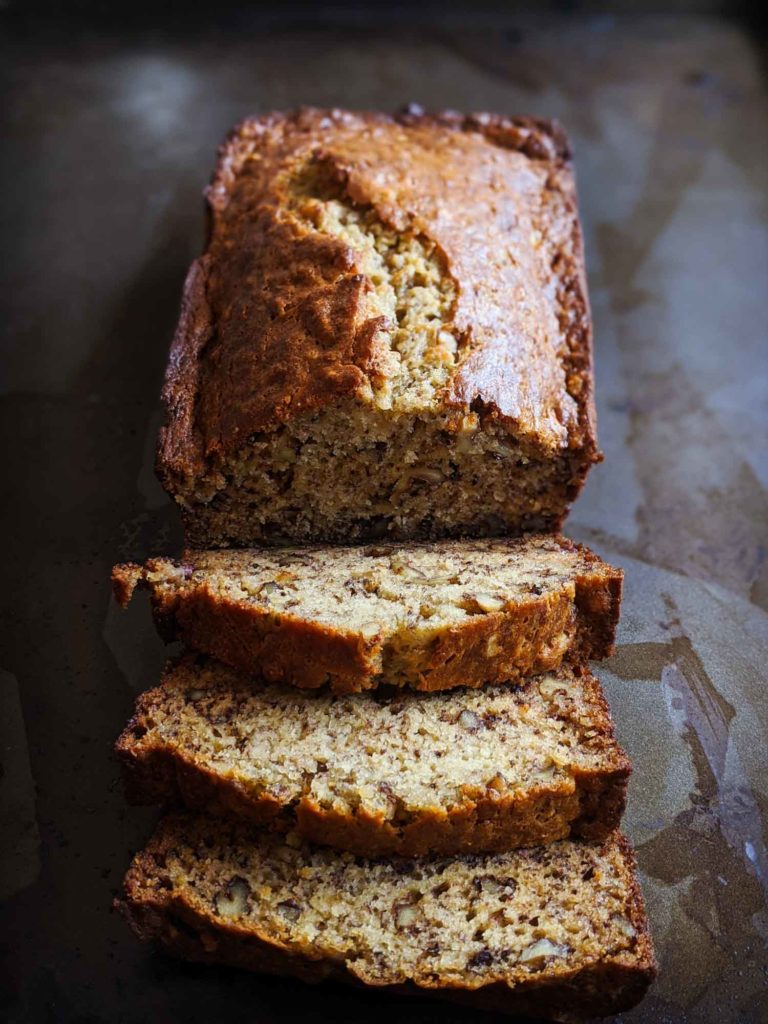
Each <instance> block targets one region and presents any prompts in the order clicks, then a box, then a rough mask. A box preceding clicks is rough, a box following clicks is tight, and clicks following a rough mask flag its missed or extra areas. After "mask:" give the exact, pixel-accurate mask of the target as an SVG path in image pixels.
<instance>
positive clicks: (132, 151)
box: [0, 3, 768, 1024]
mask: <svg viewBox="0 0 768 1024" xmlns="http://www.w3.org/2000/svg"><path fill="white" fill-rule="evenodd" d="M50 6H51V9H53V8H54V6H58V5H50ZM624 6H625V7H629V8H630V9H634V13H629V14H625V15H624V16H621V17H616V16H614V15H612V14H608V13H606V12H605V11H604V10H600V9H599V7H598V6H596V5H586V6H579V5H572V6H571V9H570V11H568V12H566V13H558V12H553V11H552V10H550V9H547V10H546V11H544V10H543V9H542V10H540V11H539V13H534V14H531V13H528V14H525V13H520V12H517V11H515V9H514V8H512V7H510V5H505V4H498V3H497V4H493V3H491V4H482V3H480V4H476V5H473V7H472V8H471V9H470V10H468V9H467V7H466V5H451V4H445V5H434V4H426V5H424V4H423V5H420V7H419V9H418V10H415V9H413V8H412V7H409V6H406V5H395V6H394V7H392V8H390V9H389V10H388V12H386V13H384V12H382V9H377V8H376V7H375V6H370V5H369V6H367V7H359V6H354V5H344V4H340V5H337V6H336V7H335V8H333V10H330V11H328V10H326V11H324V12H323V11H321V9H320V8H319V7H318V6H312V5H296V4H293V5H287V6H283V7H282V8H280V9H273V10H270V11H263V10H262V11H259V10H257V9H256V8H250V9H249V10H247V11H245V12H243V11H235V10H232V9H229V8H228V6H227V5H226V4H224V5H222V7H221V8H219V14H218V16H217V17H215V18H213V17H211V15H210V14H208V15H207V16H203V15H201V14H199V13H197V12H196V11H195V10H194V9H188V8H187V7H186V6H184V7H183V10H182V5H176V13H175V14H172V15H171V14H168V11H167V9H166V10H165V13H163V14H162V17H161V14H160V11H159V10H157V11H155V13H154V15H153V16H149V15H148V14H147V12H146V8H145V9H142V8H141V7H136V6H135V5H132V6H131V7H130V8H126V9H125V10H124V11H121V13H116V10H118V9H117V8H114V7H113V6H112V5H107V4H104V5H100V4H95V5H94V4H91V5H87V4H80V5H78V4H74V5H72V7H71V8H70V9H69V13H68V14H63V13H62V12H61V10H60V9H59V11H58V13H57V14H55V15H54V14H49V15H48V16H43V14H41V13H40V11H41V10H42V8H43V7H45V5H32V6H31V7H29V6H27V7H24V6H22V5H14V4H11V5H10V6H6V7H5V8H3V9H2V10H0V29H2V31H3V41H2V44H1V51H0V57H1V63H2V70H1V71H0V76H1V80H2V89H3V94H4V100H3V110H2V119H3V124H2V139H3V146H2V168H1V170H0V174H1V175H2V177H1V179H0V180H1V181H2V192H1V193H0V195H1V196H2V210H3V231H2V239H1V243H2V246H3V255H4V268H5V273H4V282H3V284H4V286H3V309H4V312H3V318H2V329H3V371H2V382H1V383H2V394H1V396H0V430H2V437H3V442H4V444H3V452H4V457H5V464H6V471H5V474H4V475H3V478H2V484H1V485H0V486H2V500H1V502H0V507H1V508H2V516H3V523H4V531H3V536H4V537H5V551H4V553H3V570H4V585H3V587H2V592H1V593H0V616H1V617H2V638H1V640H0V643H1V645H2V646H1V648H0V764H1V767H2V771H1V772H0V957H1V960H0V1019H3V1020H6V1019H7V1020H9V1021H12V1022H38V1021H54V1022H66V1024H75V1022H78V1024H86V1022H87V1024H96V1022H107V1021H109V1022H112V1021H116V1022H117V1021H119V1022H126V1024H127V1022H131V1024H133V1022H141V1021H171V1020H177V1019H178V1020H186V1021H190V1022H198V1021H199V1022H203V1021H205V1022H208V1021H213V1020H223V1019H229V1020H232V1021H245V1020H248V1021H254V1022H267V1021H276V1020H304V1019H308V1018H310V1017H311V1018H313V1019H316V1020H329V1021H330V1020H334V1021H359V1020H363V1019H366V1020H379V1019H382V1020H383V1019H386V1018H389V1017H391V1016H393V1015H397V1016H398V1017H400V1018H401V1019H402V1020H407V1021H414V1022H415V1021H429V1020H441V1021H447V1022H451V1021H456V1022H458V1021H467V1022H468V1021H470V1020H472V1019H477V1020H481V1019H482V1020H490V1018H489V1017H480V1016H479V1015H478V1016H477V1018H475V1017H473V1016H472V1015H471V1014H470V1013H468V1012H465V1011H461V1010H458V1009H454V1008H452V1007H450V1006H447V1005H443V1004H432V1003H431V1002H429V1001H425V1002H421V1001H395V1002H393V1001H392V1000H389V999H385V998H382V997H377V996H376V995H370V994H364V993H358V992H353V991H346V990H342V989H340V988H338V987H334V986H326V987H323V988H322V989H306V988H304V987H302V986H301V985H298V984H296V983H293V982H290V981H281V980H270V979H263V978H258V977H250V976H245V975H238V974H236V973H234V972H226V971H213V970H202V969H198V968H190V967H187V966H184V965H179V964H176V963H173V962H172V961H170V960H168V959H165V958H163V957H161V956H159V955H157V954H155V953H153V952H152V951H151V950H149V949H145V948H142V947H140V946H139V945H138V943H136V942H135V940H134V939H133V938H132V937H131V936H130V935H129V934H128V933H127V930H126V928H125V927H124V925H123V924H122V923H121V922H120V921H119V920H118V919H117V918H116V917H115V915H114V914H112V913H111V912H110V909H109V907H110V901H111V899H112V897H113V895H114V893H115V892H116V890H117V888H118V886H119V884H120V879H121V877H122V874H123V872H124V870H125V867H126V865H127V863H128V859H129V857H130V854H131V853H132V852H133V851H134V850H135V849H136V848H137V847H138V846H140V845H141V844H142V842H143V841H144V840H145V838H146V836H147V834H148V831H149V829H150V827H151V822H152V820H153V814H152V813H151V812H142V811H135V810H131V811H128V810H127V809H125V808H124V805H123V802H122V798H121V793H120V788H119V785H118V777H117V770H116V766H115V764H114V762H113V761H112V759H111V745H112V742H113V740H114V738H115V737H116V735H117V733H118V732H119V731H120V729H121V728H122V726H123V725H124V723H125V721H126V719H127V718H128V716H129V714H130V711H131V707H132V703H133V700H134V697H135V695H136V693H138V692H139V691H140V690H141V689H144V688H146V687H148V686H150V685H152V684H153V683H154V682H155V681H156V678H157V672H158V669H159V666H160V665H161V663H162V660H163V658H164V656H165V652H164V650H163V648H162V646H161V644H160V643H159V641H158V640H157V639H156V638H155V636H154V634H153V631H152V628H151V625H150V623H149V615H148V612H147V608H146V607H145V606H144V604H143V602H136V607H134V608H132V609H131V610H130V611H129V612H127V613H123V614H121V613H118V612H117V611H116V610H115V609H114V608H113V607H112V605H111V603H110V596H109V585H108V577H109V570H110V567H111V565H112V564H113V562H114V561H117V560H122V559H125V558H142V557H144V556H145V555H147V554H149V553H158V552H167V551H173V550H174V549H175V548H176V547H177V546H178V544H179V543H180V531H179V528H178V523H177V517H176V515H175V512H174V510H173V508H172V507H171V505H170V504H169V503H168V501H167V500H166V498H165V496H164V495H163V493H162V491H161V490H160V488H159V486H158V484H157V483H156V482H155V480H154V477H153V473H152V461H153V448H154V440H155V435H156V431H157V427H158V424H159V412H158V404H157V395H158V391H159V383H160V378H161V374H162V370H163V366H164V362H165V358H166V352H167V345H168V341H169V338H170V334H171V331H172V328H173V324H174V321H175V316H176V312H177V306H178V300H179V294H180V288H181V283H182V280H183V277H184V273H185V270H186V267H187V265H188V263H189V262H190V260H191V259H192V258H193V257H194V256H195V255H196V254H197V252H198V250H199V248H200V246H201V243H202V237H203V223H204V222H203V216H202V203H201V197H200V193H201V189H202V186H203V184H204V183H205V181H206V180H207V177H208V175H209V173H210V171H211V169H212V165H213V156H214V151H215V147H216V145H217V144H218V141H219V139H220V137H221V136H222V135H223V133H224V132H225V131H226V129H227V128H228V127H229V126H230V125H231V124H232V123H234V122H235V121H237V120H238V119H239V118H241V117H242V116H244V115H245V114H247V113H251V112H259V111H263V110H266V109H270V108H281V107H289V106H294V105H297V104H299V103H302V102H311V103H314V104H317V105H327V104H337V105H346V106H352V107H357V108H381V109H391V108H393V107H396V106H399V105H400V104H402V103H404V102H407V101H411V100H414V101H418V102H421V103H422V104H424V105H425V106H427V107H431V108H441V107H446V106H450V107H455V108H458V109H470V110H471V109H476V110H477V109H491V110H497V111H502V112H517V113H519V112H527V113H532V114H539V115H545V116H557V117H559V118H561V119H562V121H563V122H564V123H565V125H566V127H567V128H568V130H569V132H570V134H571V136H572V138H573V141H574V143H575V147H576V154H577V156H576V163H577V170H578V174H579V182H580V193H581V200H582V208H583V219H584V226H585V234H586V240H587V249H588V258H589V270H590V287H591V293H592V302H593V307H594V314H595V322H596V349H597V365H598V407H599V426H600V434H601V441H602V444H603V447H604V449H605V451H606V455H607V458H606V462H605V463H604V464H603V465H602V466H600V467H599V468H598V469H597V470H595V472H594V473H593V476H592V477H591V479H590V482H589V484H588V486H587V489H586V491H585V494H584V496H583V498H582V499H581V500H580V502H579V504H578V505H577V507H576V509H575V510H574V512H573V515H572V517H571V520H570V522H569V533H570V534H571V535H572V536H574V537H576V538H577V539H579V540H584V541H586V542H588V543H590V544H592V545H593V546H595V547H596V548H597V549H598V550H599V551H600V552H601V554H603V555H605V556H606V557H608V558H610V559H612V560H614V561H617V562H618V563H619V564H621V565H623V566H624V567H625V569H626V572H627V580H626V598H625V610H624V617H623V620H622V626H621V632H620V637H619V640H620V644H619V647H618V650H617V653H616V656H615V657H614V658H613V659H611V661H609V662H608V663H606V664H605V665H604V666H602V667H601V668H600V670H599V672H600V676H601V678H602V679H603V680H604V681H605V685H606V690H607V692H608V695H609V697H610V699H611V703H612V707H613V711H614V717H615V719H616V722H617V728H618V730H619V734H620V737H621V739H622V741H623V742H624V744H625V745H626V747H627V749H628V751H629V753H630V755H631V756H632V759H633V762H634V765H635V774H634V777H633V783H632V788H631V797H630V809H629V813H628V817H627V830H628V832H629V834H630V836H631V838H632V839H633V841H634V842H635V844H636V846H637V850H638V857H639V863H640V867H641V870H642V874H643V881H644V887H645V891H646V895H647V899H648V906H649V912H650V916H651V922H652V928H653V932H654V936H655V939H656V942H657V946H658V952H659V957H660V960H661V966H662V973H661V977H660V979H659V981H658V983H657V985H656V986H655V988H654V990H653V991H652V993H651V995H650V996H649V997H648V998H647V1000H646V1001H645V1003H644V1004H643V1005H642V1007H640V1008H638V1009H637V1010H635V1011H633V1012H632V1013H629V1014H626V1015H625V1016H624V1017H623V1018H622V1019H623V1020H626V1021H632V1022H649V1024H650V1022H654V1024H661V1022H675V1024H678V1022H688V1021H690V1022H708V1021H715V1020H717V1021H720V1022H723V1024H727V1022H734V1024H735V1022H749V1021H759V1020H766V1019H768V995H767V992H768V955H767V954H766V943H768V912H767V911H766V893H767V892H768V859H767V858H766V829H765V822H766V809H767V808H768V771H767V769H768V758H767V757H766V736H767V735H768V732H767V728H766V727H767V724H768V721H767V720H768V702H766V699H765V676H766V661H767V660H768V658H767V657H766V656H767V655H768V627H767V625H766V619H767V617H766V612H765V609H766V608H767V607H768V571H767V569H766V559H765V555H766V542H767V539H768V538H767V534H768V529H767V527H766V524H767V523H768V502H767V500H766V486H767V485H768V465H767V464H766V440H767V438H766V433H767V429H766V428H767V423H766V419H767V417H766V408H767V407H768V384H767V381H768V367H767V366H766V335H767V333H768V323H767V317H768V313H767V311H768V211H767V209H766V195H767V193H768V141H767V140H768V131H767V130H766V129H767V126H768V94H767V92H766V79H765V67H766V66H765V61H764V54H765V50H764V47H763V44H762V36H761V35H760V32H759V28H758V27H757V26H755V25H754V23H750V22H748V21H745V20H735V19H733V18H727V17H725V16H723V14H722V12H719V8H720V5H717V4H711V5H704V7H705V8H706V9H707V10H708V11H709V13H704V14H702V13H698V14H692V13H690V10H691V9H692V8H694V7H698V8H699V9H701V7H702V5H691V4H677V5H672V7H671V8H669V7H668V9H671V10H672V11H673V12H674V11H676V12H678V13H673V14H663V13H659V12H658V11H657V12H656V13H652V14H648V13H642V5H639V4H638V5H633V4H629V5H624ZM180 10H182V13H181V14H180V13H179V11H180ZM679 12H684V13H679ZM737 13H744V12H737Z"/></svg>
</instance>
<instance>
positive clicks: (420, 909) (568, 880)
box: [117, 816, 655, 1020]
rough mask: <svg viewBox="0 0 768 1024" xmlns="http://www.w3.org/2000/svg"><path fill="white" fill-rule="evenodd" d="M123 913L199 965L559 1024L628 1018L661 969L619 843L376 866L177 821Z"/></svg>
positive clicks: (132, 884)
mask: <svg viewBox="0 0 768 1024" xmlns="http://www.w3.org/2000/svg"><path fill="white" fill-rule="evenodd" d="M117 905H118V907H119V908H120V909H121V910H122V912H123V913H124V914H125V916H126V917H127V919H128V921H129V922H130V923H131V925H132V927H133V928H134V930H135V931H136V933H137V934H138V935H139V936H140V937H141V938H142V939H145V940H157V941H158V942H159V943H160V944H161V945H162V946H164V947H165V948H166V949H167V950H169V951H170V952H172V953H175V954H177V955H179V956H182V957H185V958H188V959H191V960H198V961H204V962H209V963H223V964H229V965H233V966H238V967H245V968H249V969H252V970H258V971H266V972H269V973H274V974H287V975H294V976H297V977H299V978H302V979H305V980H308V981H319V980H321V979H324V978H339V979H342V980H348V981H353V982H357V983H363V984H366V985H373V986H376V988H377V990H381V989H386V988H394V989H396V990H397V989H399V990H406V991H407V990H416V991H419V990H421V991H431V992H432V993H434V994H443V995H445V996H451V997H459V998H463V999H465V1000H466V1001H468V1002H471V1003H473V1004H475V1005H477V1006H487V1007H491V1008H494V1009H496V1010H501V1011H507V1012H509V1013H525V1014H530V1015H532V1016H536V1017H548V1018H549V1019H555V1020H574V1019H579V1018H582V1017H591V1016H597V1015H604V1014H606V1015H607V1014H611V1013H618V1012H619V1011H621V1010H624V1009H627V1008H629V1007H630V1006H632V1005H634V1004H635V1003H636V1002H637V1001H638V1000H639V999H640V998H641V997H642V995H643V994H644V992H645V990H646V988H647V987H648V985H649V983H650V981H651V980H652V978H653V976H654V973H655V962H654V957H653V951H652V947H651V942H650V938H649V935H648V930H647V923H646V919H645V913H644V909H643V903H642V896H641V894H640V889H639V886H638V883H637V879H636V877H635V866H634V859H633V856H632V853H631V850H630V849H629V846H628V844H627V842H626V840H625V839H624V838H623V837H621V836H620V835H619V834H618V833H612V834H611V835H610V836H609V837H608V838H607V839H606V840H605V841H604V842H602V843H591V844H590V843H585V842H575V841H572V840H563V841H561V842H559V843H554V844H552V845H550V846H543V847H537V848H533V849H526V850H515V851H513V852H511V853H504V854H495V855H488V856H485V857H478V856H467V857H460V858H456V859H443V858H437V859H429V860H425V861H413V860H398V859H395V860H373V861H371V860H368V861H365V860H360V859H356V858H355V857H353V856H352V855H351V854H349V853H346V854H339V853H335V852H333V851H330V850H325V849H322V848H312V847H308V846H305V845H304V844H302V843H301V841H299V840H296V839H294V838H293V837H291V836H288V837H287V838H286V839H281V838H278V837H277V836H275V835H274V834H271V833H265V832H257V831H251V830H248V829H245V828H244V827H242V826H238V825H235V824H228V823H224V822H222V821H216V820H211V819H208V820H206V819H195V818H193V817H190V816H179V817H173V818H170V819H166V821H165V822H164V823H163V824H161V826H160V829H159V831H158V832H157V834H156V835H155V837H154V839H153V840H152V841H151V842H150V844H149V846H148V847H147V849H146V850H145V851H144V852H143V853H140V854H138V856H137V857H136V858H135V860H134V862H133V865H132V867H131V868H130V870H129V872H128V875H127V877H126V881H125V888H124V895H123V897H122V899H121V900H119V901H118V904H117Z"/></svg>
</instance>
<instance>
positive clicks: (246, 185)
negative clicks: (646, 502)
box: [158, 109, 599, 547]
mask: <svg viewBox="0 0 768 1024" xmlns="http://www.w3.org/2000/svg"><path fill="white" fill-rule="evenodd" d="M207 198H208V204H209V209H210V233H209V239H208V244H207V247H206V250H205V253H204V254H203V256H201V257H200V259H198V260H197V261H196V262H195V263H194V264H193V266H192V269H191V271H190V273H189V276H188V278H187V282H186V285H185V291H184V298H183V303H182V312H181V317H180V321H179V325H178V329H177V333H176V336H175V339H174V342H173V346H172V350H171V356H170V361H169V365H168V371H167V376H166V383H165V389H164V399H165V404H166V408H167V414H168V415H167V423H166V426H165V428H164V429H163V431H162V435H161V442H160V449H159V461H158V468H159V472H160V476H161V479H162V480H163V482H164V484H165V486H166V487H167V488H168V490H169V491H170V492H171V493H172V494H173V495H174V497H175V498H176V499H177V501H178V502H179V503H180V505H181V507H182V509H183V511H184V516H185V523H186V528H187V539H188V542H189V543H190V544H193V545H195V546H198V547H202V546H212V547H219V546H225V545H228V544H240V545H247V544H250V543H263V542H272V541H277V542H286V541H287V540H292V541H300V542H307V541H312V540H331V541H340V542H349V541H358V540H366V539H372V538H381V537H382V536H391V537H395V538H405V537H440V536H455V535H459V534H466V533H474V534H482V535H489V534H500V533H509V532H520V531H522V530H535V529H553V528H556V527H557V526H558V525H559V523H560V522H561V521H562V519H563V518H564V516H565V514H566V512H567V508H568V505H569V503H570V501H571V500H572V499H573V498H574V497H575V495H576V494H577V493H578V491H579V489H580V487H581V485H582V483H583V481H584V477H585V475H586V473H587V470H588V469H589V467H590V465H591V464H592V463H593V462H595V461H596V460H597V459H598V458H599V454H598V452H597V447H596V440H595V429H594V407H593V399H592V387H593V384H592V367H591V337H590V318H589V309H588V302H587V296H586V285H585V278H584V269H583V253H582V242H581V234H580V228H579V223H578V215H577V205H576V195H575V187H574V182H573V175H572V172H571V168H570V162H569V151H568V145H567V143H566V141H565V138H564V136H563V134H562V131H561V130H560V129H559V127H558V126H557V125H555V124H554V123H551V122H547V121H541V120H535V119H532V118H526V117H520V118H512V117H510V118H503V117H496V116H492V115H489V114H475V115H468V116H466V117H462V116H459V115H455V114H447V113H446V114H441V115H434V116H431V115H426V114H424V113H423V112H421V111H418V110H416V109H411V110H409V111H406V112H404V113H402V114H400V115H396V116H394V117H390V116H385V115H382V114H355V113H350V112H347V111H340V110H314V109H305V110H301V111H299V112H297V113H294V114H270V115H267V116H265V117H262V118H254V119H248V120H246V121H244V122H243V123H242V124H241V125H240V126H239V127H238V128H236V129H235V130H234V132H233V133H232V134H231V135H230V136H229V138H228V139H227V140H226V142H225V143H224V145H223V146H222V148H221V151H220V155H219V163H218V167H217V169H216V173H215V176H214V178H213V181H212V184H211V186H210V188H209V189H208V192H207Z"/></svg>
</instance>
